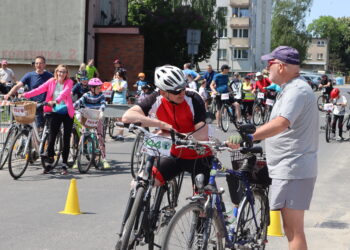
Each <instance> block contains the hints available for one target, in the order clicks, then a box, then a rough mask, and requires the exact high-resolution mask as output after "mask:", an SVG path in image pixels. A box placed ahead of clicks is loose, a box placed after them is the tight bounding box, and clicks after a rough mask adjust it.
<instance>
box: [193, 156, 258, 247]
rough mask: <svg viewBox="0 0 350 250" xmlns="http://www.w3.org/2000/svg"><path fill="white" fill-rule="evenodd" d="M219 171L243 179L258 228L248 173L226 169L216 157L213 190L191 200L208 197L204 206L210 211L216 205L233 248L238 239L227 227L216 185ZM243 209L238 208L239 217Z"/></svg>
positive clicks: (245, 195) (226, 237)
mask: <svg viewBox="0 0 350 250" xmlns="http://www.w3.org/2000/svg"><path fill="white" fill-rule="evenodd" d="M218 171H220V172H223V173H228V174H231V175H234V176H237V177H238V178H239V179H240V180H242V181H243V183H244V186H245V193H244V197H246V199H247V200H248V202H249V204H250V208H251V210H252V214H253V219H254V223H255V226H256V227H257V228H258V222H257V219H256V215H255V212H254V199H253V192H252V189H251V185H250V183H249V181H248V179H247V177H246V173H245V172H239V171H235V170H230V169H225V168H224V167H222V165H221V163H220V162H219V161H218V159H217V158H216V157H215V158H214V159H213V162H212V167H211V171H210V177H209V184H208V186H210V189H209V190H210V191H211V192H209V194H208V192H206V193H204V192H203V193H202V194H201V195H200V196H198V195H197V196H193V197H192V198H191V200H192V201H197V200H202V199H203V197H204V198H205V197H207V198H206V199H207V201H206V202H205V206H204V207H205V211H208V210H210V211H212V209H213V208H214V207H216V210H217V212H218V217H219V219H220V223H221V226H222V228H223V230H224V235H225V240H226V241H225V242H226V244H227V246H226V247H228V248H232V247H233V246H234V244H235V243H236V241H235V238H231V237H230V236H229V232H228V230H227V227H226V225H225V216H224V212H225V211H224V207H223V206H222V204H223V200H222V198H221V193H220V191H218V189H217V185H216V181H215V178H216V175H217V172H218ZM208 186H207V187H208ZM209 204H210V207H209ZM241 204H243V203H241ZM241 210H242V209H240V208H239V209H238V216H237V217H239V215H240V213H241ZM238 244H244V242H243V243H242V242H238Z"/></svg>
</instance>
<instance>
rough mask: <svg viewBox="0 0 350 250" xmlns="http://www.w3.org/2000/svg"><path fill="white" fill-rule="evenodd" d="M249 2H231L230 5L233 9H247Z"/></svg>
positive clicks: (239, 0) (242, 0)
mask: <svg viewBox="0 0 350 250" xmlns="http://www.w3.org/2000/svg"><path fill="white" fill-rule="evenodd" d="M249 4H250V0H231V2H230V5H231V7H233V8H239V7H249Z"/></svg>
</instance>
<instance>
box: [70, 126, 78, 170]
mask: <svg viewBox="0 0 350 250" xmlns="http://www.w3.org/2000/svg"><path fill="white" fill-rule="evenodd" d="M78 151H79V135H78V132H77V131H76V129H75V128H73V130H72V133H71V137H70V150H69V154H70V157H71V158H70V159H71V163H72V166H73V165H74V163H75V161H76V160H77V157H78Z"/></svg>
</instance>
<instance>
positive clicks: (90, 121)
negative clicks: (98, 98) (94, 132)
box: [80, 108, 101, 128]
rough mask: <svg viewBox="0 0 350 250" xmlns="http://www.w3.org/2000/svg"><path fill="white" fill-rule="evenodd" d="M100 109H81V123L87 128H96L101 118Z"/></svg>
mask: <svg viewBox="0 0 350 250" xmlns="http://www.w3.org/2000/svg"><path fill="white" fill-rule="evenodd" d="M100 112H101V111H100V110H97V109H89V108H85V109H82V110H81V112H80V113H81V124H82V125H83V126H84V127H86V128H96V127H97V125H98V122H99V119H100Z"/></svg>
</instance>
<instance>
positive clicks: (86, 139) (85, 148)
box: [77, 135, 95, 174]
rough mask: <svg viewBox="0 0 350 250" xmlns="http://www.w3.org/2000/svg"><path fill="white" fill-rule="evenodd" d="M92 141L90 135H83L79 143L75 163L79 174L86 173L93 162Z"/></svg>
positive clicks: (93, 148) (93, 149)
mask: <svg viewBox="0 0 350 250" xmlns="http://www.w3.org/2000/svg"><path fill="white" fill-rule="evenodd" d="M94 146H95V145H94V142H93V140H92V138H91V137H90V136H85V135H84V136H83V138H82V139H81V143H80V145H79V151H78V157H77V165H78V169H79V172H80V173H81V174H86V173H87V172H88V171H89V169H90V167H91V166H92V165H93V164H94V152H95V147H94Z"/></svg>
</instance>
